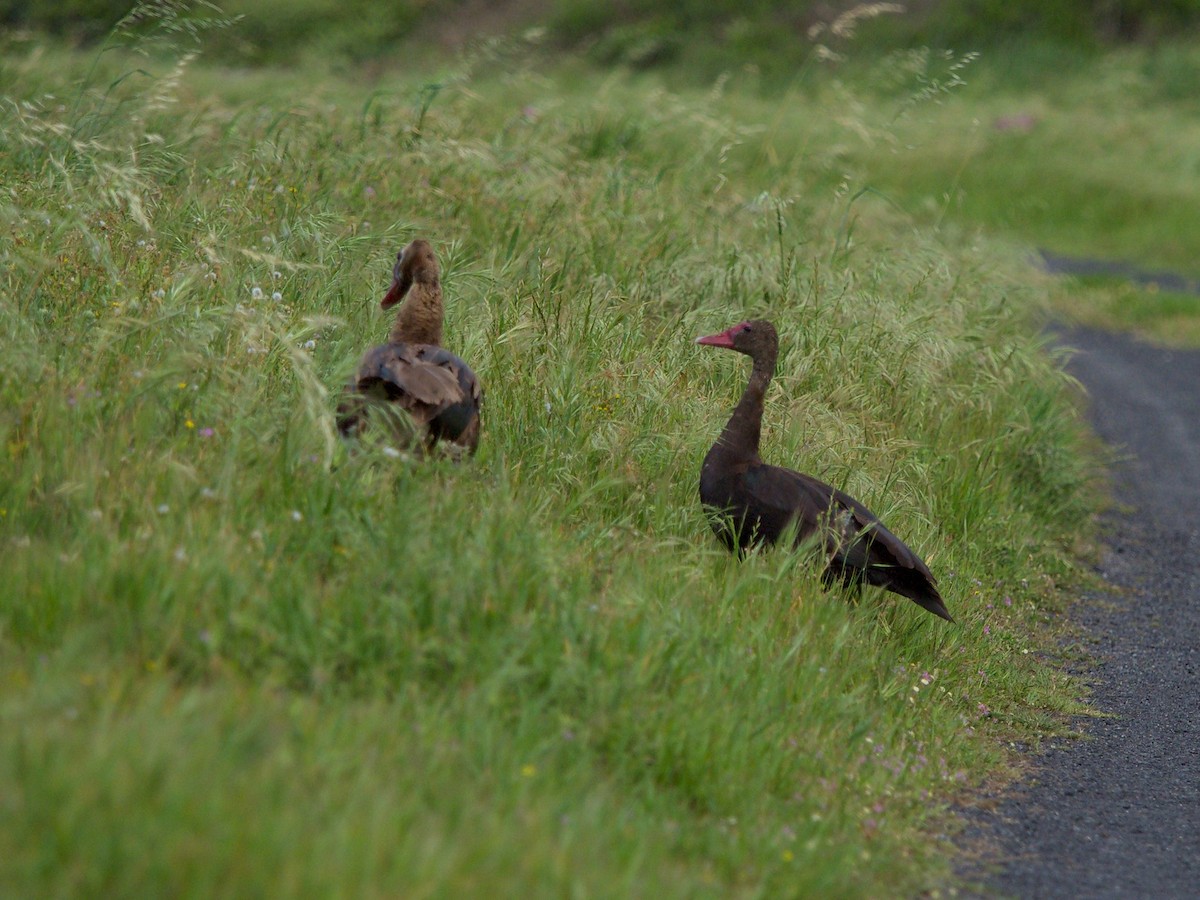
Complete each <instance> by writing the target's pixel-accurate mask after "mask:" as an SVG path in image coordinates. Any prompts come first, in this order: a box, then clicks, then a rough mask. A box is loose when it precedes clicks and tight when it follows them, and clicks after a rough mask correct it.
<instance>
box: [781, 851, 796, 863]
mask: <svg viewBox="0 0 1200 900" xmlns="http://www.w3.org/2000/svg"><path fill="white" fill-rule="evenodd" d="M781 856H782V858H783V861H784V862H791V861H792V860H793V859H795V858H796V854H794V853H792V851H791V850H784V851H783V853H782V854H781Z"/></svg>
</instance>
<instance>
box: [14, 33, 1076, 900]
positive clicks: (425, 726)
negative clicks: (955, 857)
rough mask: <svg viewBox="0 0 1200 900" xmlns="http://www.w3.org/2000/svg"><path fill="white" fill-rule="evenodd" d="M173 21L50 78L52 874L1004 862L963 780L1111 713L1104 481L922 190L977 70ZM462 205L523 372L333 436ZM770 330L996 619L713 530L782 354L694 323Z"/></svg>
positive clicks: (31, 466)
mask: <svg viewBox="0 0 1200 900" xmlns="http://www.w3.org/2000/svg"><path fill="white" fill-rule="evenodd" d="M119 36H120V35H118V37H119ZM141 40H144V37H143V38H140V39H139V41H141ZM172 41H173V42H174V49H172V47H171V46H149V45H147V46H145V47H143V45H142V44H141V43H139V42H138V41H131V43H132V44H133V50H136V49H139V48H143V49H148V50H149V51H150V52H149V53H148V54H146V55H138V54H135V53H134V52H132V50H131V49H128V48H126V49H121V50H112V51H111V52H110V51H107V50H106V51H105V52H100V51H99V50H97V49H96V48H93V49H92V50H90V51H73V50H69V49H66V48H64V47H62V46H58V45H55V44H53V43H50V42H47V41H43V40H27V39H20V40H17V39H11V40H10V41H9V43H8V44H7V46H5V47H4V53H3V57H2V59H3V62H0V76H2V82H0V83H3V85H4V91H3V93H4V98H3V103H2V106H0V109H2V113H0V135H2V141H0V144H2V146H3V148H4V149H3V151H2V152H0V218H2V219H3V224H4V228H5V231H6V236H7V241H6V244H5V246H4V247H3V249H2V250H0V291H2V297H3V304H2V306H0V316H2V317H3V328H4V333H5V334H6V336H7V340H6V344H5V352H4V354H3V355H2V356H0V393H2V396H3V403H2V406H0V409H2V410H3V411H2V412H0V431H2V432H3V444H2V447H3V452H4V454H5V465H4V473H5V474H4V478H3V479H2V480H0V571H3V572H4V589H3V591H0V710H2V721H3V723H4V727H3V729H0V812H2V815H3V820H4V822H5V827H4V828H3V829H0V893H3V894H5V895H9V896H33V895H38V896H69V895H105V896H139V897H147V896H176V897H186V896H212V895H214V894H220V895H222V896H247V897H251V896H263V895H270V896H278V897H286V896H313V895H321V896H368V897H370V896H410V897H420V896H469V895H476V896H483V895H488V896H511V895H516V894H523V895H528V896H563V895H572V896H628V895H655V896H663V897H676V896H678V897H683V896H687V897H695V896H714V897H715V896H721V897H727V896H884V895H887V896H894V895H901V894H906V893H907V894H911V893H914V892H918V891H922V890H930V891H935V890H939V889H944V888H945V887H946V886H947V885H950V884H952V876H951V874H950V863H951V859H952V852H953V851H952V847H951V846H950V843H949V837H948V836H949V835H950V834H951V833H952V831H953V827H954V825H953V821H954V820H953V816H952V807H953V805H954V804H955V803H957V802H960V801H962V800H963V799H965V798H967V797H969V795H970V792H971V790H972V789H973V788H975V787H977V786H979V785H981V784H983V783H987V782H989V781H991V780H994V779H997V778H1004V777H1005V776H1006V773H1008V772H1009V771H1010V767H1011V766H1012V765H1013V764H1014V762H1015V759H1016V758H1015V755H1014V754H1013V752H1012V749H1011V746H1012V743H1013V742H1016V741H1018V740H1020V741H1036V740H1038V739H1039V738H1040V737H1041V736H1044V735H1046V734H1050V733H1055V732H1057V731H1061V730H1062V729H1064V728H1065V727H1066V726H1065V725H1064V721H1063V714H1064V713H1069V712H1075V711H1079V710H1080V709H1081V707H1080V706H1079V703H1078V699H1077V698H1078V697H1079V696H1080V693H1081V687H1080V685H1079V684H1078V683H1077V682H1076V681H1075V680H1073V679H1072V677H1071V676H1069V675H1068V674H1067V673H1066V672H1065V671H1064V668H1063V666H1062V650H1061V649H1060V648H1059V644H1058V641H1059V639H1060V638H1061V636H1062V632H1061V627H1062V626H1061V617H1060V616H1059V613H1060V611H1061V609H1062V608H1063V604H1064V603H1065V601H1066V599H1067V598H1068V597H1069V595H1070V592H1071V590H1072V588H1073V587H1074V586H1075V585H1077V584H1078V581H1079V578H1080V577H1081V576H1080V574H1079V566H1078V562H1077V560H1078V558H1079V554H1080V552H1081V551H1082V550H1083V547H1084V544H1085V542H1086V540H1087V538H1088V535H1089V533H1090V526H1089V524H1088V522H1089V514H1090V512H1091V511H1092V510H1093V509H1094V507H1095V505H1096V502H1097V500H1096V492H1095V489H1094V486H1093V484H1092V482H1091V478H1090V476H1091V473H1092V472H1093V471H1094V464H1095V460H1094V456H1093V455H1092V453H1091V451H1090V450H1089V448H1088V444H1087V440H1086V437H1085V435H1084V433H1083V429H1082V427H1081V425H1080V422H1079V416H1078V413H1077V411H1076V407H1075V404H1074V395H1073V391H1072V385H1071V383H1070V381H1069V379H1068V378H1067V377H1066V376H1064V375H1063V374H1062V372H1061V371H1060V368H1059V360H1057V359H1056V357H1055V355H1054V353H1052V352H1050V351H1048V350H1047V347H1046V342H1045V338H1043V337H1040V336H1039V334H1038V330H1037V323H1038V322H1039V316H1040V315H1041V311H1042V310H1043V309H1044V308H1045V306H1046V304H1047V303H1048V302H1050V300H1051V293H1052V291H1053V290H1054V288H1052V287H1050V286H1048V284H1047V282H1046V281H1045V279H1042V278H1040V277H1038V276H1037V275H1036V274H1034V273H1033V272H1032V271H1031V270H1030V268H1029V267H1028V265H1027V264H1026V261H1025V250H1024V248H1023V247H1021V246H1019V245H1017V244H1016V243H1014V242H1013V241H1012V240H1011V238H1008V237H1005V236H1000V237H993V236H991V235H990V234H989V233H987V232H985V231H982V230H980V229H978V228H976V227H972V226H971V225H970V223H955V222H949V221H927V220H925V219H923V218H922V216H921V215H920V214H918V213H914V212H912V211H907V210H905V209H904V208H903V205H902V204H900V205H898V204H895V203H888V202H883V201H881V200H880V199H879V196H878V193H877V188H875V187H874V186H875V185H876V184H877V183H878V180H877V172H876V171H875V170H874V169H873V168H872V164H871V159H872V157H871V152H873V148H878V147H881V146H887V142H888V141H902V140H903V135H902V133H901V132H903V131H904V130H905V129H915V130H917V131H919V130H920V129H921V128H922V127H924V128H930V129H931V128H933V125H932V124H931V123H935V122H936V121H937V119H938V116H940V115H943V113H942V112H941V110H942V109H943V106H942V105H941V102H942V101H944V100H946V99H947V98H949V97H951V96H952V95H953V90H954V87H955V86H954V85H952V84H948V83H946V82H945V81H944V80H940V76H939V74H938V73H939V72H940V71H942V69H940V68H938V67H939V66H943V64H944V63H945V62H946V61H945V60H943V59H940V58H930V57H927V58H926V59H925V60H924V61H922V60H920V59H917V58H905V60H900V59H897V60H893V61H892V62H891V68H890V69H889V72H890V74H889V75H888V78H889V87H888V90H886V91H880V90H878V89H877V88H876V87H875V86H874V85H872V84H871V83H870V79H866V80H865V81H863V82H854V83H852V82H845V81H841V80H838V79H821V78H819V77H817V76H814V79H815V81H814V85H813V87H812V89H811V90H804V91H801V90H797V91H795V92H793V93H791V94H789V95H787V98H786V103H780V102H778V100H776V101H775V102H773V103H772V102H771V101H770V99H769V98H768V97H767V96H766V95H764V94H763V93H762V92H761V91H758V90H755V89H754V87H753V85H746V84H740V83H737V82H738V80H739V79H738V78H736V77H735V78H733V79H731V80H729V81H726V80H721V81H718V82H716V83H710V84H707V85H705V86H703V87H693V88H688V87H679V86H668V85H667V84H665V83H664V82H663V81H662V80H659V79H656V78H652V77H638V76H632V75H629V74H625V73H622V72H619V71H615V72H607V73H605V72H599V71H596V70H595V69H593V68H591V67H590V65H589V64H587V63H584V62H582V61H579V60H565V61H561V62H559V63H558V64H557V65H556V66H553V67H546V66H544V65H540V64H535V63H534V62H533V60H536V59H537V56H536V54H533V53H531V52H530V50H529V48H527V47H525V46H524V45H523V44H522V43H521V42H520V41H508V42H486V43H483V44H480V45H477V46H475V47H473V49H472V50H471V51H470V52H469V53H467V54H465V55H463V56H461V57H458V58H455V59H453V60H446V59H443V60H440V61H428V60H425V59H419V58H414V61H413V62H412V64H410V65H393V66H375V67H370V68H363V69H361V70H355V71H349V72H343V71H340V70H339V69H338V68H337V67H327V68H320V67H319V66H316V65H314V66H312V67H311V68H305V67H290V68H279V69H260V70H245V69H230V68H227V67H222V66H219V65H216V64H211V63H208V62H206V61H205V59H204V55H203V53H201V54H200V55H198V56H197V55H195V54H194V53H193V51H192V48H191V44H190V42H189V41H188V40H186V35H180V34H175V35H173V36H172ZM118 43H121V42H120V41H118ZM109 46H111V45H109ZM961 62H962V60H961V59H958V60H951V61H950V62H949V65H955V64H957V63H961ZM922 123H925V124H924V125H922ZM881 142H882V143H881ZM768 163H770V164H768ZM947 177H949V176H947ZM414 236H424V237H427V238H429V239H430V240H431V241H433V243H434V245H435V247H436V248H437V250H438V252H439V254H440V257H441V260H442V263H443V268H444V285H445V290H446V295H447V302H448V317H447V335H446V344H447V346H448V347H450V348H451V349H453V350H454V351H455V352H457V353H459V354H460V355H462V356H463V357H464V358H466V359H467V360H469V361H470V362H471V363H472V365H473V367H474V368H475V370H476V371H477V372H478V373H479V375H480V377H481V379H482V380H483V382H484V385H485V390H486V405H485V409H484V426H483V428H484V431H483V440H482V443H481V448H480V452H479V454H478V456H477V457H476V458H475V459H474V460H472V461H470V462H468V463H466V464H462V465H453V464H451V463H448V462H436V461H435V462H429V463H426V464H413V463H411V462H405V461H397V460H396V459H394V458H392V457H391V456H389V455H387V454H386V453H384V452H383V449H384V448H382V447H370V446H368V447H366V448H365V449H364V450H363V451H362V452H359V453H357V454H353V455H351V454H348V453H347V452H346V450H345V448H344V447H342V446H341V445H340V443H339V442H338V440H337V439H336V437H335V433H334V426H333V409H334V406H335V405H336V402H337V394H338V392H339V390H340V386H341V385H342V384H343V383H344V381H345V378H346V377H347V375H348V373H349V372H350V370H351V369H352V368H353V365H354V362H355V361H356V359H357V356H358V354H359V353H360V352H361V351H362V349H363V348H364V347H366V346H368V345H370V344H371V343H373V342H375V341H378V340H380V339H381V338H382V337H383V335H384V334H385V333H386V328H387V325H388V322H387V320H386V318H385V317H384V316H383V315H382V314H381V313H380V312H379V311H378V308H377V307H378V300H379V298H380V296H381V294H382V292H383V290H384V289H385V288H386V285H387V279H388V277H389V273H390V267H391V262H392V259H393V257H394V254H395V252H396V250H397V249H398V248H399V247H400V246H401V245H403V244H404V243H405V242H407V241H408V240H409V239H410V238H412V237H414ZM751 315H753V316H765V317H769V318H771V319H772V320H773V321H774V322H775V323H776V325H777V326H778V328H779V330H780V332H781V338H782V343H783V349H782V356H781V360H780V372H779V377H778V378H777V379H776V382H775V383H774V385H773V386H772V388H771V391H770V393H769V395H768V404H767V414H766V422H765V432H764V437H765V445H764V454H765V455H766V456H767V457H768V458H769V459H771V460H774V461H777V462H786V463H787V464H789V465H792V466H794V467H796V468H799V469H801V470H803V471H808V472H812V473H814V474H817V475H819V476H820V477H823V478H824V479H826V480H828V481H830V482H832V483H833V484H835V485H838V486H841V487H844V488H845V489H847V490H849V491H850V492H851V493H852V494H854V495H855V496H857V497H859V498H860V499H861V500H863V501H864V502H865V503H867V504H868V505H869V506H870V507H871V508H872V509H874V510H875V511H876V512H877V513H879V514H880V516H881V517H882V518H883V519H884V521H886V522H887V523H888V524H889V526H890V527H891V528H892V529H893V530H894V531H896V532H897V533H898V534H900V535H901V536H902V537H904V538H905V539H906V540H907V541H908V542H909V543H911V544H912V545H913V546H914V547H915V548H917V549H918V550H919V551H920V552H921V553H922V554H923V555H924V556H925V558H926V560H927V561H928V562H929V564H930V566H931V568H932V569H933V570H934V572H935V573H936V574H937V575H938V576H939V579H940V581H941V586H942V588H943V594H944V596H945V597H946V601H947V605H948V606H949V608H950V610H951V611H952V613H953V614H954V615H955V616H956V618H957V619H958V624H957V625H949V624H948V623H945V622H942V621H940V620H936V619H934V618H933V617H932V616H929V615H928V614H927V613H924V612H923V611H921V610H920V609H919V608H917V607H916V606H915V605H914V604H912V603H909V602H907V601H905V600H903V599H901V598H896V597H894V596H892V595H884V594H881V593H880V592H870V591H869V592H867V594H866V595H865V596H864V598H863V599H862V601H861V602H860V603H858V604H856V605H855V604H851V603H848V602H847V601H846V599H845V598H844V597H843V596H842V595H840V594H838V593H836V592H834V593H827V592H825V591H823V590H822V589H821V586H820V579H819V570H818V568H817V566H816V565H815V563H814V562H813V561H812V560H811V559H807V558H805V557H804V556H802V555H800V556H798V555H794V554H788V553H762V554H755V555H753V556H752V557H751V558H749V559H747V560H746V561H744V562H742V563H738V562H737V561H735V560H732V559H730V558H729V557H728V556H727V555H726V554H725V553H724V551H723V550H722V549H721V548H720V547H719V546H718V545H717V544H716V542H715V541H714V539H713V538H712V536H711V534H710V533H709V530H708V527H707V524H706V522H705V520H704V517H703V514H702V513H701V511H700V509H699V505H698V502H697V498H696V486H697V479H698V472H699V465H700V461H701V459H702V457H703V455H704V453H705V451H706V450H707V448H708V447H709V445H710V444H711V443H712V441H713V440H714V439H715V437H716V435H717V433H718V431H719V429H720V427H721V426H722V424H723V423H724V421H725V418H726V417H727V415H728V413H729V410H730V409H731V407H732V405H733V403H734V402H735V400H736V397H737V395H738V394H739V392H740V391H741V389H742V386H743V384H744V380H745V378H746V375H747V372H746V367H745V365H744V361H743V360H742V359H741V358H740V357H736V356H733V355H731V354H726V353H719V352H713V351H706V350H705V349H704V348H697V347H695V346H694V345H693V344H692V340H693V338H694V337H695V336H697V335H699V334H704V333H710V332H712V331H715V330H718V329H722V328H725V327H728V326H729V325H731V324H733V323H734V322H736V321H738V320H739V319H741V318H745V317H748V316H751Z"/></svg>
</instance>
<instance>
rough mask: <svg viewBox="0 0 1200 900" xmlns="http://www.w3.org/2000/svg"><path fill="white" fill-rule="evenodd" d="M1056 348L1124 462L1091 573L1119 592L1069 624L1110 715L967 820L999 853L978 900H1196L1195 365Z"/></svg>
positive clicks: (1145, 348)
mask: <svg viewBox="0 0 1200 900" xmlns="http://www.w3.org/2000/svg"><path fill="white" fill-rule="evenodd" d="M1059 339H1060V341H1061V343H1063V344H1064V345H1066V346H1069V347H1074V348H1077V349H1078V351H1079V352H1078V353H1077V354H1076V355H1075V357H1074V358H1073V360H1072V361H1071V363H1070V365H1069V367H1068V368H1069V370H1070V371H1071V372H1072V374H1074V375H1075V377H1076V378H1078V379H1079V380H1080V382H1082V383H1083V385H1084V387H1085V388H1086V389H1087V391H1088V394H1089V398H1090V403H1089V406H1090V417H1091V420H1092V422H1093V424H1094V426H1095V429H1096V432H1097V433H1098V434H1099V435H1100V436H1101V437H1102V438H1103V439H1104V440H1105V441H1106V442H1108V443H1109V444H1110V445H1112V446H1114V447H1115V448H1117V450H1118V451H1120V452H1122V453H1123V454H1126V455H1127V456H1128V457H1129V458H1128V459H1126V460H1125V461H1123V462H1120V463H1119V464H1118V465H1117V466H1116V469H1115V471H1114V479H1113V480H1114V487H1115V493H1116V499H1117V501H1118V507H1117V508H1116V509H1114V511H1113V512H1111V513H1110V514H1109V515H1108V517H1107V518H1108V521H1107V523H1106V525H1107V526H1108V539H1107V541H1106V544H1107V550H1106V552H1105V553H1104V555H1103V557H1102V562H1101V566H1100V568H1101V573H1102V574H1103V576H1104V578H1105V579H1106V580H1107V581H1108V582H1110V583H1111V584H1113V585H1115V586H1117V587H1118V588H1119V589H1121V590H1119V591H1117V592H1114V593H1113V594H1112V595H1110V596H1104V597H1091V598H1084V599H1083V600H1082V601H1081V602H1080V603H1079V604H1077V606H1076V607H1075V609H1074V610H1073V611H1072V617H1073V619H1074V620H1075V621H1077V622H1078V623H1079V624H1080V625H1081V626H1082V627H1083V628H1084V629H1085V631H1086V632H1087V633H1088V635H1089V636H1090V638H1091V639H1092V640H1093V641H1094V644H1093V646H1092V649H1093V650H1094V652H1095V653H1096V654H1097V655H1098V657H1099V659H1100V665H1099V666H1098V668H1097V669H1095V670H1094V672H1092V673H1091V675H1090V677H1091V678H1092V680H1093V681H1094V687H1095V693H1094V695H1093V698H1092V699H1093V703H1094V705H1095V706H1097V707H1098V708H1099V709H1101V710H1103V711H1105V712H1108V713H1111V714H1113V716H1114V717H1113V718H1104V719H1089V720H1087V721H1086V722H1084V723H1083V724H1082V727H1083V730H1084V731H1085V732H1086V734H1087V735H1088V737H1087V738H1085V739H1083V740H1065V741H1058V742H1055V746H1052V747H1050V748H1048V749H1047V750H1046V751H1045V752H1044V753H1043V754H1042V755H1040V756H1039V757H1037V758H1036V759H1035V760H1034V767H1033V770H1032V772H1031V775H1030V778H1029V779H1028V781H1027V782H1026V783H1025V784H1023V785H1020V786H1017V787H1016V788H1015V789H1014V790H1012V791H1010V792H1008V793H1007V794H1006V795H1005V796H1004V798H1003V799H1002V800H1001V803H1000V805H999V807H998V808H997V809H996V810H995V811H993V812H987V813H984V812H979V811H975V812H973V813H971V814H969V819H970V821H971V822H972V823H973V824H972V825H971V826H970V827H969V828H968V840H971V837H972V835H973V836H974V838H976V839H978V838H979V837H980V835H981V834H982V836H983V838H984V839H985V841H986V842H987V843H988V844H989V845H990V846H991V848H992V852H991V853H990V854H989V856H991V858H990V859H988V860H986V861H985V866H984V868H983V870H982V871H983V873H984V874H983V875H982V878H983V884H984V888H983V891H982V893H983V895H985V896H1012V897H1022V898H1024V897H1036V898H1058V897H1071V898H1092V897H1105V898H1107V897H1131V898H1142V897H1147V898H1174V897H1195V898H1200V352H1198V351H1178V350H1164V349H1161V348H1157V347H1154V346H1152V345H1150V344H1146V343H1143V342H1141V341H1138V340H1135V339H1132V338H1129V337H1126V336H1121V335H1114V334H1108V333H1104V332H1099V331H1091V330H1069V331H1063V332H1061V333H1060V335H1059ZM964 874H966V875H968V877H974V878H978V877H980V869H978V868H976V869H975V870H974V871H972V872H967V873H964Z"/></svg>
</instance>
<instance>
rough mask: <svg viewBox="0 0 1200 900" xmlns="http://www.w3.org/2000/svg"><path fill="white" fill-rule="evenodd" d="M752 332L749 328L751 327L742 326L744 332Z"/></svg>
mask: <svg viewBox="0 0 1200 900" xmlns="http://www.w3.org/2000/svg"><path fill="white" fill-rule="evenodd" d="M750 330H751V328H750V326H749V325H743V326H742V331H750Z"/></svg>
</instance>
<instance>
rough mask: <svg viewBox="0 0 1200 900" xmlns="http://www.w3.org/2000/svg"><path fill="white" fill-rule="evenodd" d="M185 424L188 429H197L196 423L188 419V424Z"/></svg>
mask: <svg viewBox="0 0 1200 900" xmlns="http://www.w3.org/2000/svg"><path fill="white" fill-rule="evenodd" d="M183 424H184V425H186V426H187V427H188V428H195V427H196V423H195V422H193V421H192V420H191V419H188V420H187V421H186V422H184V423H183Z"/></svg>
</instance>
